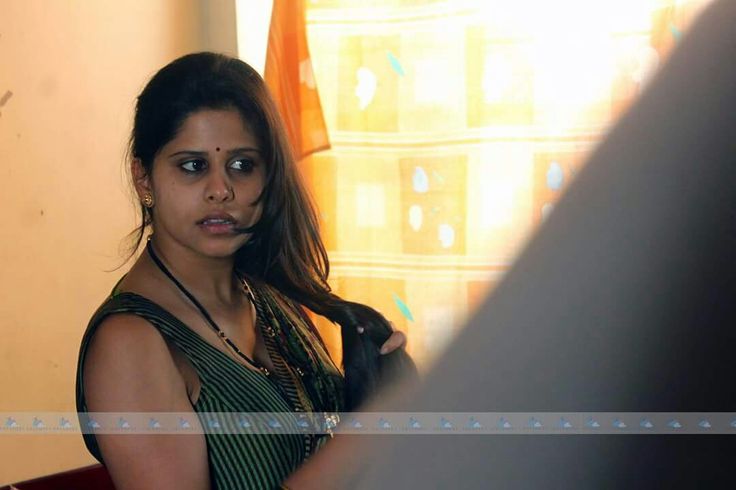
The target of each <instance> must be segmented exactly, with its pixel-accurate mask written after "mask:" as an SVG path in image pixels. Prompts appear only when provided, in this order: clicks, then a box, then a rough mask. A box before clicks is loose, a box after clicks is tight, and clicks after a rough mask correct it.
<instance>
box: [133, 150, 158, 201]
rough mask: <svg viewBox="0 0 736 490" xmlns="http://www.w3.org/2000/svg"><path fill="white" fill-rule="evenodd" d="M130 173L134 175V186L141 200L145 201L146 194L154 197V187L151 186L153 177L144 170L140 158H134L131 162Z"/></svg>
mask: <svg viewBox="0 0 736 490" xmlns="http://www.w3.org/2000/svg"><path fill="white" fill-rule="evenodd" d="M130 173H131V174H132V175H133V185H134V186H135V191H136V193H137V194H138V198H139V199H143V196H145V195H146V194H151V195H153V186H152V185H151V176H150V175H149V174H148V172H146V169H145V168H143V163H142V162H141V159H140V158H134V159H133V160H132V161H131V162H130Z"/></svg>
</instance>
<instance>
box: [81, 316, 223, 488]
mask: <svg viewBox="0 0 736 490" xmlns="http://www.w3.org/2000/svg"><path fill="white" fill-rule="evenodd" d="M84 392H85V399H86V402H87V408H88V410H89V411H90V412H187V413H191V412H193V408H192V406H191V403H190V402H189V398H188V396H187V390H186V386H185V383H184V380H183V379H182V376H181V373H180V372H179V370H178V369H177V366H176V363H175V362H174V359H173V358H172V355H171V352H170V350H169V348H168V346H167V344H166V341H165V340H164V338H163V337H162V335H161V334H160V333H159V332H158V330H157V329H156V328H155V327H154V326H153V325H152V324H150V323H149V322H148V321H147V320H145V319H143V318H141V317H138V316H136V315H132V314H115V315H111V316H109V317H107V318H105V319H104V320H103V321H102V323H101V324H100V325H98V327H97V329H96V331H95V332H94V335H93V337H92V339H91V341H90V345H89V347H88V349H87V354H86V358H85V363H84ZM190 420H195V421H196V417H191V418H190ZM195 423H196V422H195ZM198 428H201V427H194V429H195V432H199V433H198V434H189V435H177V434H168V435H167V434H135V433H132V434H124V435H118V434H102V433H100V434H96V435H95V437H96V439H97V442H98V445H99V447H100V451H101V453H102V457H103V459H104V460H105V463H106V466H107V468H108V470H109V472H110V475H111V477H112V479H113V481H114V483H115V485H116V488H121V489H127V488H141V489H147V488H160V489H168V488H172V489H173V488H177V489H206V488H209V486H208V485H209V483H208V482H209V470H208V464H207V449H206V443H205V440H204V435H203V434H202V432H201V430H196V429H198Z"/></svg>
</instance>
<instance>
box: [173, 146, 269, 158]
mask: <svg viewBox="0 0 736 490" xmlns="http://www.w3.org/2000/svg"><path fill="white" fill-rule="evenodd" d="M246 152H251V153H261V150H259V149H258V148H253V147H250V146H244V147H242V148H233V149H232V150H228V151H227V152H226V154H227V155H228V156H231V155H234V154H236V153H246ZM207 154H208V152H206V151H199V150H181V151H177V152H175V153H172V154H171V155H169V156H168V158H171V157H175V156H177V155H191V156H196V157H204V156H207Z"/></svg>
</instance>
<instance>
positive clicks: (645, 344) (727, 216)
mask: <svg viewBox="0 0 736 490" xmlns="http://www.w3.org/2000/svg"><path fill="white" fill-rule="evenodd" d="M734 25H736V2H734V1H732V0H723V1H720V2H716V3H715V4H713V5H712V6H711V7H710V8H709V9H707V10H706V11H705V12H704V13H703V14H702V16H701V17H700V18H699V19H698V20H697V21H696V23H695V24H694V25H693V27H692V29H691V31H690V32H689V33H688V34H687V35H685V37H684V38H683V40H682V42H681V44H680V46H679V47H678V48H677V50H676V51H675V52H674V53H673V55H672V57H671V59H670V60H669V62H668V64H667V65H665V67H663V69H662V70H661V72H660V73H659V74H658V76H657V77H656V78H655V79H654V80H653V81H652V82H651V85H650V86H649V88H648V90H647V91H646V92H645V94H644V95H643V96H642V98H641V100H640V101H639V102H638V104H637V105H635V106H634V107H633V108H632V109H631V111H630V112H629V113H628V114H627V115H626V116H625V117H624V118H623V119H622V120H621V122H620V123H619V124H618V125H617V126H616V127H615V128H614V129H613V130H612V132H611V133H610V135H609V136H608V138H607V139H606V140H605V141H604V143H603V144H602V145H601V146H600V147H599V148H598V149H597V151H596V152H595V153H594V154H593V156H592V158H591V160H590V162H589V163H588V164H587V165H586V167H585V169H584V170H583V171H582V172H581V174H580V175H579V176H578V178H577V180H576V181H575V183H574V184H573V185H572V187H571V188H570V190H569V191H568V193H567V194H566V195H565V196H564V197H563V198H562V200H561V201H560V202H559V204H558V206H557V208H556V210H555V211H554V212H553V213H552V214H551V215H550V217H549V219H548V220H547V222H546V223H544V224H543V225H542V227H541V228H540V230H539V233H538V234H537V236H536V237H535V238H534V240H533V241H532V242H531V243H530V244H529V246H528V247H527V249H526V250H525V251H524V253H523V254H522V255H521V256H520V258H519V260H518V262H517V263H516V264H515V265H514V267H513V268H512V269H511V271H510V272H509V273H508V275H507V276H506V278H505V279H504V281H503V282H502V284H501V285H500V286H499V287H498V289H497V290H496V291H495V293H494V294H493V296H492V297H490V298H489V299H488V300H487V301H486V303H485V305H484V306H483V307H482V308H481V309H480V311H479V313H478V314H477V316H476V317H475V318H474V319H472V320H471V322H470V324H469V325H468V327H467V328H465V329H464V330H463V332H462V333H461V334H460V335H459V337H458V338H457V340H456V341H455V342H454V343H453V344H452V345H451V347H450V348H449V349H448V350H447V352H446V353H445V354H444V355H442V356H440V357H439V361H438V362H437V364H436V365H435V366H434V367H433V368H432V370H431V371H430V373H429V374H428V375H427V377H426V380H427V384H425V385H424V386H423V387H422V388H420V389H419V390H418V391H416V392H414V394H413V395H411V396H408V395H406V394H403V395H399V396H397V398H396V399H397V400H400V402H397V401H396V400H388V405H387V406H390V407H391V408H392V409H393V410H396V411H406V412H411V411H417V412H432V411H438V412H511V411H519V412H532V411H539V412H614V411H617V412H736V384H735V383H734V382H733V379H732V378H733V374H734V373H736V355H734V348H735V347H736V189H735V187H736V162H735V160H736V156H735V155H736V90H734V89H736V65H734V63H733V62H732V59H733V56H734V54H735V53H736V30H735V29H734V27H733V26H734ZM397 407H398V408H397ZM372 408H373V409H376V410H378V409H380V405H378V406H376V407H372ZM371 440H372V441H373V442H374V443H375V444H376V445H377V448H376V451H375V456H373V457H371V460H372V461H373V463H372V464H371V466H370V468H365V470H364V471H363V473H362V474H360V475H358V476H355V478H354V481H353V482H352V483H351V484H350V488H356V489H374V488H456V489H460V488H467V489H471V488H473V489H475V488H566V489H570V488H585V489H588V488H610V487H627V488H628V487H632V486H633V487H652V486H653V484H657V485H658V486H660V485H663V484H664V485H666V486H671V487H673V486H676V487H681V486H682V485H686V486H694V484H695V483H697V486H699V487H708V488H710V487H712V486H713V484H714V483H716V482H719V483H720V485H723V484H724V483H723V482H726V481H730V482H732V485H731V486H733V483H736V475H734V474H733V472H732V470H731V468H732V460H733V458H734V457H735V456H736V435H734V436H727V435H718V436H714V435H711V436H708V435H671V436H670V435H666V436H662V435H605V436H595V435H582V436H580V435H540V436H534V435H529V436H525V435H513V436H512V435H508V436H504V435H498V436H458V435H455V436H453V435H447V436H433V435H431V436H430V435H422V436H400V435H395V436H393V437H382V438H375V439H374V438H371ZM367 441H368V440H367V439H366V442H367ZM374 458H375V459H374ZM667 484H668V485H667Z"/></svg>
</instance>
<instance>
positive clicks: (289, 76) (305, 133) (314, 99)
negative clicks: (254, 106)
mask: <svg viewBox="0 0 736 490" xmlns="http://www.w3.org/2000/svg"><path fill="white" fill-rule="evenodd" d="M264 78H265V80H266V84H267V85H268V87H269V89H270V90H271V92H272V94H273V96H274V98H275V99H276V103H277V105H278V108H279V111H280V113H281V116H282V118H283V119H284V121H285V123H286V130H287V132H288V136H289V140H290V141H291V144H292V146H293V148H294V155H295V156H296V158H297V160H301V159H302V158H304V157H306V156H308V155H310V154H312V153H314V152H316V151H319V150H325V149H327V148H329V147H330V142H329V140H328V138H327V127H326V126H325V120H324V116H323V115H322V106H321V105H320V102H319V93H318V92H317V86H316V83H315V79H314V74H313V72H312V60H311V59H310V57H309V48H308V46H307V34H306V27H305V18H304V0H274V2H273V12H272V15H271V27H270V30H269V34H268V50H267V54H266V70H265V77H264Z"/></svg>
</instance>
